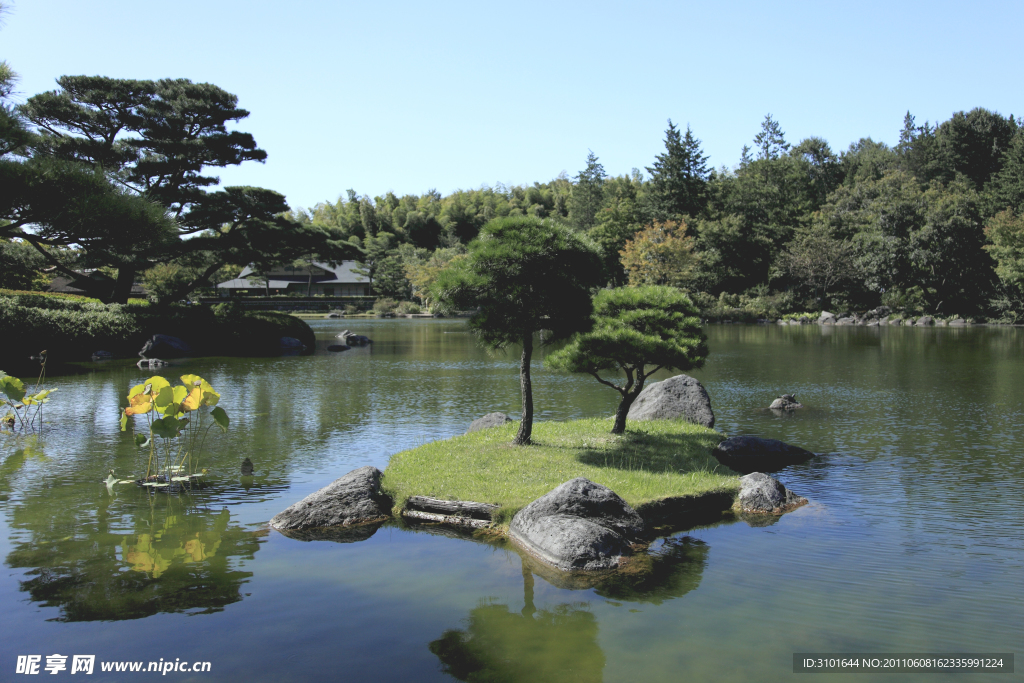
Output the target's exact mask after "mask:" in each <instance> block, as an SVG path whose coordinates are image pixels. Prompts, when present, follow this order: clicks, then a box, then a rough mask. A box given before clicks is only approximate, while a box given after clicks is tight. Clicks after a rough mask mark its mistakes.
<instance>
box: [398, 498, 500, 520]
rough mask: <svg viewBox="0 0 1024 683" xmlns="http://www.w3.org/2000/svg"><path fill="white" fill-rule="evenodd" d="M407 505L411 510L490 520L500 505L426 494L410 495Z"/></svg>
mask: <svg viewBox="0 0 1024 683" xmlns="http://www.w3.org/2000/svg"><path fill="white" fill-rule="evenodd" d="M406 507H407V508H408V509H409V510H416V511H420V512H431V513H435V514H438V515H448V516H459V517H473V518H475V519H485V520H490V519H491V515H493V514H494V511H495V510H497V509H498V508H499V507H500V506H498V505H492V504H491V503H474V502H473V501H470V500H439V499H437V498H427V497H426V496H409V500H408V501H407V502H406Z"/></svg>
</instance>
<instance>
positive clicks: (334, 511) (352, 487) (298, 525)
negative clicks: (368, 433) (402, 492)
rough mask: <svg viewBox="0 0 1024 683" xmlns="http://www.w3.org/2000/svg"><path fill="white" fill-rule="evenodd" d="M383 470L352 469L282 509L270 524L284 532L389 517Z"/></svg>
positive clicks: (347, 524) (349, 524)
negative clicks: (382, 475) (383, 490)
mask: <svg viewBox="0 0 1024 683" xmlns="http://www.w3.org/2000/svg"><path fill="white" fill-rule="evenodd" d="M380 477H381V472H380V470H378V469H377V468H376V467H371V466H369V465H367V466H366V467H360V468H359V469H357V470H352V471H351V472H349V473H348V474H346V475H345V476H343V477H341V478H340V479H336V480H335V481H334V482H332V483H331V484H328V485H327V486H325V487H324V488H322V489H320V490H319V491H316V492H314V493H311V494H309V495H308V496H306V497H305V498H303V499H302V500H300V501H299V502H298V503H295V504H294V505H292V506H291V507H289V508H287V509H286V510H284V511H283V512H279V513H278V514H277V515H275V516H274V518H273V519H272V520H270V526H272V527H274V528H275V529H280V530H282V531H286V530H291V529H314V528H323V527H332V526H352V525H355V524H367V523H369V522H377V521H381V520H383V519H387V518H388V517H389V516H390V510H391V501H390V500H389V499H388V497H387V496H385V495H384V494H383V493H381V490H380Z"/></svg>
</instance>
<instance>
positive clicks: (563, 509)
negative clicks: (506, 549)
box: [509, 477, 644, 571]
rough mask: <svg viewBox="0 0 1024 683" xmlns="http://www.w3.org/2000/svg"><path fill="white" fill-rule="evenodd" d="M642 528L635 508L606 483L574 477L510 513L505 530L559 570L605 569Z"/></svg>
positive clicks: (628, 550) (615, 562)
mask: <svg viewBox="0 0 1024 683" xmlns="http://www.w3.org/2000/svg"><path fill="white" fill-rule="evenodd" d="M643 532H644V521H643V519H641V517H640V515H638V514H637V512H636V510H634V509H633V508H631V507H630V506H629V505H627V504H626V502H625V501H624V500H622V499H621V498H619V496H618V495H616V493H615V492H614V491H612V490H611V489H610V488H608V487H606V486H601V485H600V484H595V483H594V482H592V481H590V480H588V479H584V478H583V477H578V478H576V479H573V480H571V481H567V482H565V483H564V484H562V485H560V486H558V487H556V488H555V489H553V490H552V491H550V492H549V493H546V494H545V495H543V496H541V497H540V498H538V499H537V500H535V501H533V502H532V503H530V504H529V505H527V506H526V507H524V508H523V509H522V510H520V511H519V512H517V513H516V515H515V517H513V518H512V523H511V524H510V525H509V536H511V538H512V540H513V541H515V542H516V543H518V544H519V545H520V546H521V547H522V548H523V549H525V550H526V551H527V552H529V553H530V554H532V555H534V556H535V557H537V558H539V559H541V560H543V561H544V562H547V563H548V564H550V565H552V566H554V567H556V568H558V569H561V570H563V571H570V570H595V569H611V568H613V567H617V566H618V565H619V562H620V561H621V560H622V557H623V556H626V555H629V554H631V552H632V549H631V548H630V543H632V542H635V541H637V540H638V539H639V538H640V535H641V534H643Z"/></svg>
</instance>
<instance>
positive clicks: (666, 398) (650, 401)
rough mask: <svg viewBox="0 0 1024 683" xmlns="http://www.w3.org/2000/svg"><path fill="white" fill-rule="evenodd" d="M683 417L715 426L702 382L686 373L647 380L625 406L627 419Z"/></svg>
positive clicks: (713, 416)
mask: <svg viewBox="0 0 1024 683" xmlns="http://www.w3.org/2000/svg"><path fill="white" fill-rule="evenodd" d="M680 417H681V418H683V419H685V420H688V421H689V422H693V423H695V424H699V425H701V426H703V427H708V428H711V427H714V426H715V413H714V411H712V410H711V397H710V396H708V392H707V390H705V389H704V386H703V385H702V384H701V383H700V382H698V381H697V380H695V379H694V378H693V377H690V376H689V375H676V376H675V377H669V378H668V379H666V380H664V381H662V382H655V383H654V384H648V385H647V386H646V387H644V390H643V391H641V392H640V395H639V396H637V397H636V400H635V401H634V402H633V405H632V406H630V408H629V414H628V415H627V416H626V419H628V420H667V419H673V418H680Z"/></svg>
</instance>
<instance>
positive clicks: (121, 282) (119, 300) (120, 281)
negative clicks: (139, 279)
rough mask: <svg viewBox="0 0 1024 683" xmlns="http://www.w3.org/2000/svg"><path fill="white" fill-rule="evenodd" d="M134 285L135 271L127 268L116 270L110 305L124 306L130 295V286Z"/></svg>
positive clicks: (122, 267)
mask: <svg viewBox="0 0 1024 683" xmlns="http://www.w3.org/2000/svg"><path fill="white" fill-rule="evenodd" d="M133 284H135V269H134V268H130V267H128V266H121V267H119V268H118V269H117V280H116V281H115V282H114V291H113V292H111V294H110V303H113V304H126V303H128V297H129V296H131V293H132V285H133Z"/></svg>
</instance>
